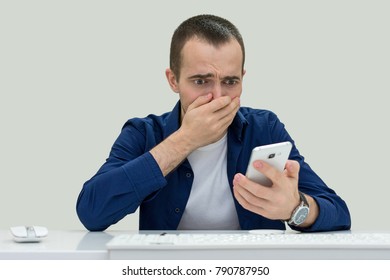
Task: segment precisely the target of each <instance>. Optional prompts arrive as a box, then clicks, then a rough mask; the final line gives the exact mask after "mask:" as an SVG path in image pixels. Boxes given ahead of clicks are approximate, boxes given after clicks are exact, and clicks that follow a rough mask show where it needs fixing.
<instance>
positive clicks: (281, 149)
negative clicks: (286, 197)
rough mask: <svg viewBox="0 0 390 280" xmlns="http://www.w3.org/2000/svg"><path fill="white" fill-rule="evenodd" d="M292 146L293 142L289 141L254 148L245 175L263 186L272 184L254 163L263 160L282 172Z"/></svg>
mask: <svg viewBox="0 0 390 280" xmlns="http://www.w3.org/2000/svg"><path fill="white" fill-rule="evenodd" d="M291 148H292V144H291V143H290V142H288V141H287V142H281V143H276V144H270V145H265V146H259V147H256V148H254V149H253V150H252V154H251V157H250V159H249V163H248V168H247V171H246V175H245V176H246V177H247V178H248V179H250V180H252V181H254V182H256V183H259V184H261V185H263V186H268V187H270V186H272V181H271V180H270V179H268V178H267V177H266V176H265V175H264V174H262V173H261V172H260V171H258V170H256V169H255V168H254V166H253V163H254V162H255V161H256V160H261V161H264V162H266V163H268V164H269V165H271V166H273V167H274V168H276V169H277V170H279V171H280V172H282V171H283V170H284V167H285V165H286V162H287V160H288V157H289V155H290V152H291Z"/></svg>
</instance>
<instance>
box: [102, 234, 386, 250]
mask: <svg viewBox="0 0 390 280" xmlns="http://www.w3.org/2000/svg"><path fill="white" fill-rule="evenodd" d="M281 247H283V248H285V247H289V248H306V247H310V248H351V247H354V248H367V247H369V248H373V247H375V248H390V234H389V233H386V234H385V233H384V234H381V233H375V234H373V233H351V232H340V233H337V232H332V233H291V232H288V233H284V232H282V233H268V234H267V233H266V234H252V233H249V232H238V233H178V234H175V233H167V234H157V233H152V234H142V233H138V234H122V235H118V236H116V237H114V238H113V239H112V240H111V241H110V242H109V243H107V248H108V249H132V248H133V249H141V248H142V249H158V248H161V249H169V248H171V249H180V248H182V249H189V248H198V249H202V248H203V249H204V248H210V249H211V248H281Z"/></svg>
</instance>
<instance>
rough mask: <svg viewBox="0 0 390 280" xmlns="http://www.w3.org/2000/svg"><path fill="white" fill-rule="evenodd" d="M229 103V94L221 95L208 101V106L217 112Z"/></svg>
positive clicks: (230, 101)
mask: <svg viewBox="0 0 390 280" xmlns="http://www.w3.org/2000/svg"><path fill="white" fill-rule="evenodd" d="M231 103H232V99H231V98H230V96H221V97H219V98H216V99H213V100H212V101H211V102H210V104H209V106H210V110H211V111H212V112H217V111H219V110H221V109H223V108H225V107H227V106H228V105H229V104H231Z"/></svg>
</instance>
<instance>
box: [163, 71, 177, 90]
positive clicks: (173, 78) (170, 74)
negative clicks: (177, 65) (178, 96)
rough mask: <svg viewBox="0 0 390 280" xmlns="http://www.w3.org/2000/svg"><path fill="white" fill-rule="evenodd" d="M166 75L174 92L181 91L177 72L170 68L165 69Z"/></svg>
mask: <svg viewBox="0 0 390 280" xmlns="http://www.w3.org/2000/svg"><path fill="white" fill-rule="evenodd" d="M165 76H166V77H167V80H168V84H169V86H170V87H171V89H172V90H173V91H174V92H176V93H178V92H179V86H178V84H177V81H176V76H175V74H174V73H173V71H172V70H171V69H170V68H168V69H167V70H165Z"/></svg>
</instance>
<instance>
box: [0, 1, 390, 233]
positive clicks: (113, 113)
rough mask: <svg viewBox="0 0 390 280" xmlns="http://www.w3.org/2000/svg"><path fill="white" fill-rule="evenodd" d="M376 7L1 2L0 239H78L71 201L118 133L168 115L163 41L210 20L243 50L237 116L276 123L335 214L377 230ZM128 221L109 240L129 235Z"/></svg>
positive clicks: (384, 173) (385, 195)
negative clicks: (69, 235) (10, 233)
mask: <svg viewBox="0 0 390 280" xmlns="http://www.w3.org/2000/svg"><path fill="white" fill-rule="evenodd" d="M389 8H390V4H389V2H388V1H375V0H372V1H343V0H341V1H340V0H339V1H321V2H320V1H227V0H223V1H200V0H198V1H84V0H78V1H1V2H0V32H1V33H0V40H1V42H0V94H1V102H0V124H1V126H0V129H1V130H0V132H1V137H0V141H1V142H0V143H1V144H0V155H1V158H0V164H1V166H0V170H1V171H0V172H1V173H0V190H1V193H0V228H8V227H9V226H13V225H20V224H38V225H44V226H47V227H48V228H49V229H82V228H83V226H82V225H81V224H80V222H79V221H78V218H77V215H76V212H75V203H76V199H77V196H78V193H79V191H80V189H81V187H82V184H83V183H84V181H86V180H87V179H89V178H90V177H91V176H92V175H94V173H95V172H96V171H97V169H98V168H99V167H100V166H101V164H102V163H103V162H104V160H105V159H106V157H107V155H108V153H109V150H110V148H111V145H112V144H113V142H114V140H115V139H116V137H117V136H118V134H119V133H120V129H121V127H122V125H123V124H124V122H125V121H126V120H127V119H129V118H131V117H136V116H137V117H143V116H146V115H147V114H148V113H155V114H160V113H163V112H165V111H169V110H170V109H171V108H172V107H173V106H174V104H175V103H176V100H177V98H178V96H177V95H176V94H174V93H172V92H171V90H170V88H169V87H168V84H167V82H166V80H165V75H164V71H165V69H166V67H167V66H168V52H169V43H170V38H171V35H172V33H173V31H174V29H175V28H176V27H177V25H179V24H180V23H181V22H182V21H183V20H185V19H186V18H188V17H190V16H192V15H196V14H199V13H214V14H217V15H220V16H223V17H226V18H227V19H229V20H231V21H232V22H233V23H235V24H236V26H237V27H238V28H239V29H240V31H241V33H242V35H243V37H244V40H245V44H246V50H247V63H246V70H247V74H246V76H245V78H244V89H243V97H242V104H243V105H244V106H251V107H256V108H267V109H270V110H272V111H274V112H276V113H277V114H278V116H279V117H280V119H281V120H282V121H283V122H284V123H285V125H286V127H287V129H288V131H289V132H290V134H291V135H292V137H293V138H294V139H295V141H296V144H297V146H298V148H299V149H300V151H301V153H302V154H303V155H304V156H305V157H306V160H307V161H308V162H309V164H310V165H311V166H312V168H313V169H314V170H315V171H316V172H317V173H318V174H319V175H320V176H321V177H322V178H323V179H324V181H325V182H326V183H327V184H328V185H329V186H330V187H332V188H333V189H335V190H336V191H337V192H338V193H339V194H340V195H341V196H342V197H343V198H344V199H345V200H346V202H347V203H348V205H349V208H350V211H351V214H352V222H353V223H352V226H353V229H378V230H382V229H385V230H390V222H389V219H388V216H389V206H388V199H389V194H390V190H389V180H388V177H389V172H388V169H389V168H388V167H389V163H388V162H389V160H388V159H389V155H390V152H389V145H388V143H389V140H390V139H389V138H390V137H389V126H388V120H389V119H390V118H389V117H390V116H389V115H390V113H389V110H388V95H389V93H390V85H389V77H390V66H389V65H390V55H389V49H390V39H389V27H390V17H389V12H390V9H389ZM137 226H138V216H137V214H135V215H132V216H128V217H127V218H125V219H124V220H122V221H121V222H119V223H118V224H117V225H115V226H112V227H111V229H136V228H137Z"/></svg>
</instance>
